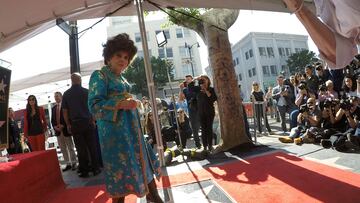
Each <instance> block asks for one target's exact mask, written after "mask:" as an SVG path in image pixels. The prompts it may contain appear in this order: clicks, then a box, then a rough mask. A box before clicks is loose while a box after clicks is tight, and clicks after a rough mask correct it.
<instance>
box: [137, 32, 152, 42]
mask: <svg viewBox="0 0 360 203" xmlns="http://www.w3.org/2000/svg"><path fill="white" fill-rule="evenodd" d="M146 37H147V41H150V36H149V32H146ZM135 42H141V34H140V32H138V33H135Z"/></svg>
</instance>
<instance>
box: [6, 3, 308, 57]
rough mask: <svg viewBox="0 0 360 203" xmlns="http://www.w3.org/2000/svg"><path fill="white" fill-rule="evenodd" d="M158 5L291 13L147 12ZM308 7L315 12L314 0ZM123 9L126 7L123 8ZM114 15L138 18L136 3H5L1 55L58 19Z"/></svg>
mask: <svg viewBox="0 0 360 203" xmlns="http://www.w3.org/2000/svg"><path fill="white" fill-rule="evenodd" d="M154 4H155V5H158V6H160V7H162V8H167V7H188V8H228V9H246V10H264V11H278V12H288V9H287V8H285V6H284V3H283V2H282V0H144V2H143V8H144V10H148V11H154V10H158V8H157V7H155V6H154ZM306 4H308V5H307V6H309V7H310V8H312V9H314V5H313V2H312V0H306ZM121 7H123V8H121ZM118 8H121V9H119V10H118V11H117V12H115V13H114V14H113V15H114V16H119V15H136V6H135V5H134V2H133V0H62V1H56V0H32V1H23V0H1V2H0V52H2V51H4V50H6V49H8V48H10V47H12V46H14V45H16V44H18V43H20V42H22V41H25V40H27V39H30V38H31V37H33V36H35V35H37V34H39V33H41V32H43V31H45V30H47V29H49V28H51V27H53V26H55V19H57V18H63V19H64V20H80V19H90V18H96V17H103V16H106V14H108V13H110V12H113V11H115V10H116V9H118Z"/></svg>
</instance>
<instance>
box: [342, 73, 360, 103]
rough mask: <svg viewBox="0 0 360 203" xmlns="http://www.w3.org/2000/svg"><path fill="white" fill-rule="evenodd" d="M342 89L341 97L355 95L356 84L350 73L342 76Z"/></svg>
mask: <svg viewBox="0 0 360 203" xmlns="http://www.w3.org/2000/svg"><path fill="white" fill-rule="evenodd" d="M342 89H343V90H344V92H343V93H342V97H341V98H347V97H353V96H357V84H356V82H355V79H354V77H353V76H352V75H345V76H344V80H343V86H342Z"/></svg>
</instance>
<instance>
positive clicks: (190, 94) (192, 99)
mask: <svg viewBox="0 0 360 203" xmlns="http://www.w3.org/2000/svg"><path fill="white" fill-rule="evenodd" d="M190 83H194V81H193V76H192V75H186V76H185V81H184V82H182V83H181V84H180V93H179V94H183V95H184V96H185V98H186V101H187V103H188V109H189V118H190V123H191V129H192V132H193V136H194V141H195V145H196V147H197V148H199V149H200V148H201V144H200V139H199V128H200V121H199V115H198V108H197V99H196V93H195V92H194V91H192V90H191V89H190V88H188V86H189V84H190Z"/></svg>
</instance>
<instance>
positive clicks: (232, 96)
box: [172, 9, 252, 152]
mask: <svg viewBox="0 0 360 203" xmlns="http://www.w3.org/2000/svg"><path fill="white" fill-rule="evenodd" d="M172 14H173V15H174V16H177V18H176V19H174V20H175V21H176V24H178V25H181V26H184V27H187V28H190V29H192V30H195V31H196V32H197V33H198V34H199V35H200V37H201V38H202V39H203V40H204V42H205V44H206V45H207V47H208V52H209V63H210V64H209V66H210V68H211V70H212V73H213V80H214V81H213V82H214V87H215V91H216V93H217V96H218V101H217V102H218V107H219V116H220V126H221V138H222V140H223V143H222V145H221V146H220V147H218V148H217V149H216V151H215V152H219V151H226V150H228V149H230V148H233V147H236V146H239V145H242V144H245V145H247V144H249V145H251V144H252V143H251V141H250V140H249V138H248V137H247V135H246V133H245V123H244V118H243V109H242V103H241V102H240V93H239V89H238V85H237V80H236V74H235V69H234V64H233V60H232V52H231V45H230V42H229V36H228V33H227V30H228V29H229V28H230V27H231V25H232V24H234V22H235V21H236V19H237V17H238V16H239V11H238V10H230V9H211V10H209V11H207V12H205V13H204V14H203V15H201V16H200V18H201V19H202V20H203V21H202V22H199V21H196V23H194V21H193V19H190V20H187V19H186V18H185V19H182V17H183V16H182V15H179V14H177V13H172Z"/></svg>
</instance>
